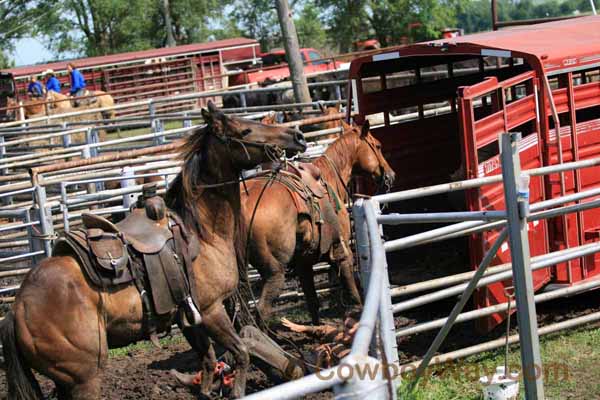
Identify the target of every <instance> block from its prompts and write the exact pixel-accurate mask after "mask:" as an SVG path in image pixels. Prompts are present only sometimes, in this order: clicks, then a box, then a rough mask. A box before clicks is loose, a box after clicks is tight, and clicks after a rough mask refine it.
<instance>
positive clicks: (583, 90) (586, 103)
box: [573, 82, 600, 110]
mask: <svg viewBox="0 0 600 400" xmlns="http://www.w3.org/2000/svg"><path fill="white" fill-rule="evenodd" d="M573 91H574V94H575V108H576V109H577V110H581V109H583V108H588V107H593V106H598V105H600V82H590V83H586V84H584V85H579V86H576V87H575V88H574V90H573Z"/></svg>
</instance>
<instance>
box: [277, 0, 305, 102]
mask: <svg viewBox="0 0 600 400" xmlns="http://www.w3.org/2000/svg"><path fill="white" fill-rule="evenodd" d="M275 3H276V5H277V14H278V16H279V25H281V35H282V37H283V45H284V47H285V53H286V55H287V59H288V67H289V69H290V79H291V81H292V87H293V89H294V98H295V99H296V102H297V103H309V102H311V98H310V93H309V91H308V84H307V83H306V77H305V76H304V63H303V62H302V57H301V56H300V46H299V45H298V34H297V33H296V27H295V26H294V21H293V20H292V13H291V12H290V5H289V4H288V0H277V1H276V2H275Z"/></svg>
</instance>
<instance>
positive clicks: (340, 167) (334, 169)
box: [242, 122, 395, 324]
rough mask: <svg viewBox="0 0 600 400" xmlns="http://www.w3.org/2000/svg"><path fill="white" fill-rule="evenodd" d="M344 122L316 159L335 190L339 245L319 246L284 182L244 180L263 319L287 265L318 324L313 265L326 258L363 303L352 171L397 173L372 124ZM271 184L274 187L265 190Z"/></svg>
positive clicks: (385, 176) (383, 176) (386, 177)
mask: <svg viewBox="0 0 600 400" xmlns="http://www.w3.org/2000/svg"><path fill="white" fill-rule="evenodd" d="M344 126H345V133H344V134H343V135H341V136H340V137H339V138H338V139H337V140H336V141H335V142H333V143H332V144H331V145H330V146H329V148H328V149H327V151H326V152H325V154H324V155H323V156H321V157H320V158H318V159H317V160H315V161H314V163H313V164H314V165H315V166H317V167H318V168H319V169H320V172H321V177H322V179H323V180H324V181H325V182H326V183H327V185H328V186H329V188H331V191H332V193H331V195H332V197H333V204H332V205H331V206H332V207H333V208H334V209H335V210H336V211H337V215H336V217H337V227H335V229H334V230H339V231H340V233H341V239H342V240H341V243H340V245H336V243H335V241H333V242H332V246H333V247H332V248H326V249H323V247H322V246H319V245H318V243H319V241H320V240H322V239H323V238H322V237H319V235H318V234H317V235H313V231H314V229H313V224H312V223H311V220H310V217H309V216H307V215H304V214H301V213H299V212H298V210H297V207H296V205H295V204H296V203H295V201H294V199H293V198H292V195H291V194H290V191H289V190H288V188H286V186H285V185H283V184H281V183H279V182H277V181H273V182H272V183H270V182H269V181H268V180H265V179H253V180H250V181H246V186H247V188H248V194H247V195H246V192H245V191H242V203H243V214H244V216H245V218H246V221H248V222H249V221H250V220H251V219H252V215H253V214H255V215H254V219H253V221H252V224H251V228H250V229H251V241H250V246H249V249H250V253H249V255H248V256H249V260H250V264H252V265H253V266H254V267H255V268H256V269H257V270H258V272H259V273H260V275H261V277H262V279H263V280H264V285H263V289H262V293H261V296H260V301H259V305H258V307H257V308H258V311H259V312H260V314H261V316H262V317H263V318H268V317H269V316H270V315H271V314H272V306H273V302H274V301H275V299H277V297H278V296H279V295H280V294H281V291H282V289H283V286H284V283H285V269H286V267H287V266H291V267H293V269H294V270H295V271H296V273H297V276H298V277H299V278H300V282H301V284H302V288H303V290H304V295H305V298H306V301H307V304H308V308H309V311H310V313H311V317H312V320H313V323H315V324H316V323H318V320H319V313H318V309H319V303H318V299H317V294H316V291H315V285H314V276H313V269H312V266H313V264H315V263H316V262H318V261H320V260H322V259H323V258H326V257H328V258H329V259H330V261H331V262H333V264H334V265H335V266H336V267H337V269H338V271H339V274H340V275H341V281H342V284H343V286H344V288H345V290H346V292H347V294H350V296H351V299H352V300H353V301H354V302H355V303H360V295H359V293H358V289H357V287H356V283H355V280H354V277H353V273H352V267H353V258H352V254H351V252H350V246H349V241H350V234H351V232H350V217H349V214H348V210H347V209H346V204H348V203H349V201H350V199H349V195H348V191H347V186H348V183H349V182H350V178H351V176H352V174H353V172H358V173H362V174H366V175H368V176H370V177H372V178H374V179H376V180H378V181H385V182H386V183H387V184H391V182H393V180H394V178H395V174H394V171H393V170H392V169H391V168H390V166H389V165H388V163H387V161H386V160H385V158H384V157H383V155H382V153H381V143H380V142H379V141H378V140H377V139H375V138H374V137H373V136H372V135H371V133H370V132H369V124H368V122H367V124H365V125H363V126H362V127H357V126H350V125H347V124H345V125H344ZM267 184H270V186H267V188H266V189H265V190H263V188H264V187H265V185H267ZM257 203H258V207H257ZM255 208H256V212H255ZM325 223H327V222H325ZM322 229H323V228H321V230H322ZM319 232H320V231H319ZM315 242H316V243H315Z"/></svg>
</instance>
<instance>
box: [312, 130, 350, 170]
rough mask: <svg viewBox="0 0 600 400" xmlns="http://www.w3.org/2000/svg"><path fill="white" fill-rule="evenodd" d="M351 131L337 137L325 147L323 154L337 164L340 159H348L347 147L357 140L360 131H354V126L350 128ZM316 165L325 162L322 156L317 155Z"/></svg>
mask: <svg viewBox="0 0 600 400" xmlns="http://www.w3.org/2000/svg"><path fill="white" fill-rule="evenodd" d="M351 129H352V131H350V132H344V133H343V134H342V135H340V137H338V138H337V139H336V140H335V141H334V142H333V143H331V144H330V145H329V147H327V150H325V154H327V157H329V158H330V159H331V160H332V161H333V162H334V163H335V164H337V165H339V164H340V163H341V162H342V160H347V159H348V149H349V148H350V146H351V145H352V144H353V143H354V142H357V141H358V140H359V135H360V133H358V132H356V129H355V128H351ZM315 162H316V163H317V165H318V166H319V167H321V164H322V163H324V162H325V160H324V157H323V156H321V157H319V158H318V159H317V160H316V161H315Z"/></svg>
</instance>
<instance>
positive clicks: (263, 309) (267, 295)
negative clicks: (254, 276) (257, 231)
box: [252, 243, 285, 320]
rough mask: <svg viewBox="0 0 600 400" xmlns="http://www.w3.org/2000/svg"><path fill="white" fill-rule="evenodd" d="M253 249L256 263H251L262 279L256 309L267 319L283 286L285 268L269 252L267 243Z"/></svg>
mask: <svg viewBox="0 0 600 400" xmlns="http://www.w3.org/2000/svg"><path fill="white" fill-rule="evenodd" d="M257 245H258V243H257ZM255 251H256V253H257V255H258V257H256V259H257V260H256V263H255V264H252V265H254V266H255V267H256V269H257V270H258V273H259V274H260V277H261V278H262V280H263V287H262V290H261V292H260V299H259V302H258V306H256V309H257V311H258V313H259V315H260V317H261V318H262V319H264V320H267V319H269V318H270V317H271V315H272V314H273V305H274V303H275V300H276V299H277V298H278V297H279V295H280V294H281V292H282V291H283V288H284V286H285V269H284V266H283V265H282V264H281V263H280V262H279V260H277V259H276V258H275V256H274V255H273V254H272V253H271V251H270V249H269V247H268V245H266V244H264V246H259V247H257V249H256V250H255Z"/></svg>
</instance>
